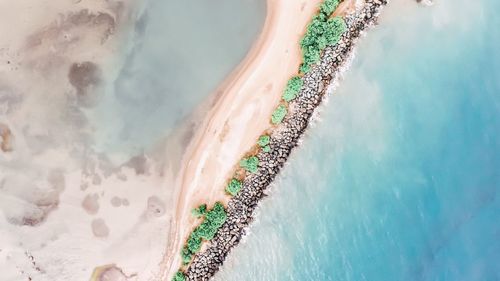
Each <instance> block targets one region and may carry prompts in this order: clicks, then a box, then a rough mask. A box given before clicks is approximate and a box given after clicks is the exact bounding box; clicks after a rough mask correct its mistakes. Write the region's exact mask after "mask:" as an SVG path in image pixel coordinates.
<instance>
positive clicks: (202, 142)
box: [160, 0, 322, 280]
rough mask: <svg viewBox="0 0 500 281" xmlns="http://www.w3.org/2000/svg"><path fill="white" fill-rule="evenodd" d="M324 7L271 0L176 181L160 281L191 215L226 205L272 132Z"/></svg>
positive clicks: (175, 264)
mask: <svg viewBox="0 0 500 281" xmlns="http://www.w3.org/2000/svg"><path fill="white" fill-rule="evenodd" d="M321 2H322V1H321V0H314V1H308V2H305V1H303V0H268V2H267V16H266V21H265V23H264V28H263V31H262V33H261V35H260V36H259V38H258V40H257V41H256V43H255V45H254V46H253V48H252V49H251V51H250V52H249V54H248V55H247V57H246V58H245V60H244V61H243V62H242V63H241V64H240V65H239V66H238V68H237V69H236V70H235V71H234V72H233V73H232V74H231V75H230V76H229V77H228V78H227V79H226V81H224V83H222V85H221V86H220V87H219V89H218V90H217V91H216V94H217V97H216V99H215V101H214V104H213V106H212V107H211V109H210V110H209V112H208V114H207V116H206V117H205V119H204V120H203V122H202V124H201V125H200V127H199V130H198V131H197V132H196V133H195V135H194V137H193V139H192V141H191V142H190V143H189V145H188V148H187V149H186V153H185V155H184V157H183V160H182V164H181V170H180V172H179V174H178V176H177V179H176V194H175V195H174V196H173V198H174V200H175V202H174V205H175V206H176V207H175V210H174V216H173V217H174V218H176V221H175V222H173V223H172V225H171V230H170V233H169V238H168V241H169V242H168V249H167V252H166V256H165V259H164V260H163V261H162V263H161V267H160V270H161V271H160V276H161V278H162V279H166V280H169V279H168V278H169V277H171V276H172V275H173V274H174V273H175V272H176V271H177V270H178V268H179V266H180V264H181V260H180V254H179V253H180V249H181V248H182V246H183V244H184V241H185V239H186V238H187V236H188V234H189V233H190V232H191V230H192V229H193V228H194V227H195V226H196V221H195V220H194V219H193V218H192V217H191V215H190V210H191V209H192V208H194V207H196V206H197V205H198V204H201V203H207V204H209V205H212V204H213V203H215V202H216V201H222V202H227V200H228V199H229V198H228V196H226V195H225V193H224V186H225V184H226V181H227V180H228V179H229V178H230V177H231V175H232V172H233V169H234V167H235V164H236V163H238V161H239V160H240V158H241V157H242V156H243V155H244V154H245V153H246V152H247V151H248V150H249V149H250V148H251V147H252V146H253V145H254V144H255V141H256V140H257V138H258V137H259V136H260V134H261V133H262V132H264V131H265V130H266V129H268V128H269V127H270V126H271V124H270V121H269V120H270V116H271V113H272V111H273V110H274V108H275V107H276V106H277V105H278V103H279V101H280V97H281V95H282V92H283V89H284V87H285V85H286V83H287V81H288V79H289V78H290V77H292V76H293V75H296V74H297V69H298V67H299V64H300V63H301V51H300V49H299V44H298V42H299V41H300V39H301V37H302V35H303V32H304V30H305V27H306V26H307V24H308V22H309V21H310V20H311V18H312V16H313V15H314V14H315V12H316V11H317V8H318V7H319V5H320V3H321ZM262 85H264V86H262Z"/></svg>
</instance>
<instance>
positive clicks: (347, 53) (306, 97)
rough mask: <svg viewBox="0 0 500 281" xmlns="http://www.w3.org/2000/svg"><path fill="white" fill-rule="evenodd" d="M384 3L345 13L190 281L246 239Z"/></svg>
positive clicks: (374, 0)
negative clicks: (339, 31)
mask: <svg viewBox="0 0 500 281" xmlns="http://www.w3.org/2000/svg"><path fill="white" fill-rule="evenodd" d="M386 4H387V1H386V0H367V1H365V3H364V4H363V5H362V6H361V7H360V8H359V9H357V10H356V12H355V13H353V14H348V15H346V17H345V22H346V24H347V27H348V30H347V31H346V32H345V33H344V34H343V36H342V38H341V40H340V41H339V42H338V44H337V45H335V46H329V47H327V48H326V49H325V50H324V52H323V55H322V57H321V61H320V62H319V63H318V64H317V65H315V66H313V67H312V69H311V71H309V72H308V73H307V74H306V75H305V76H304V77H303V78H302V79H303V82H304V87H303V88H302V90H301V92H300V94H299V96H298V97H297V98H296V99H295V100H293V101H292V102H291V104H290V111H289V114H288V115H287V117H286V118H285V120H284V121H283V123H281V124H280V125H278V126H277V127H276V128H275V129H274V130H273V132H272V134H271V143H270V147H271V151H270V152H263V151H261V152H259V153H258V155H257V157H258V158H259V160H260V162H259V168H258V171H257V173H255V174H251V175H250V176H247V177H246V179H245V181H244V184H243V188H242V190H241V191H240V193H239V194H238V195H236V196H235V197H233V198H231V199H230V200H229V202H228V207H227V212H228V218H227V221H226V223H225V224H224V225H223V226H222V227H221V228H220V229H219V231H218V233H217V235H216V236H215V238H214V239H213V240H212V241H211V242H210V243H209V244H208V245H207V247H206V248H205V249H204V250H203V251H202V252H201V253H199V254H197V255H196V256H195V258H194V260H193V261H192V263H191V264H190V265H189V267H188V269H187V271H186V277H187V280H209V279H210V278H211V277H212V276H213V275H214V274H215V273H216V272H217V271H218V270H219V268H220V266H221V265H222V264H223V262H224V260H225V258H226V256H227V255H228V253H229V252H230V251H231V249H232V248H233V247H235V246H236V245H237V244H238V243H239V241H240V240H241V238H242V237H243V235H245V228H247V227H248V226H249V225H250V223H251V222H252V220H253V218H254V211H255V209H256V208H257V206H258V203H259V201H260V200H261V199H262V198H264V197H265V190H266V189H267V188H268V186H269V185H270V184H271V183H272V181H273V180H274V178H275V177H276V175H277V174H278V173H279V171H280V170H281V168H282V167H283V165H284V163H285V162H286V160H287V158H288V156H289V155H290V153H291V152H292V150H293V149H294V148H295V147H296V146H297V145H298V142H299V140H300V137H301V136H302V135H303V133H304V132H305V130H306V129H307V126H308V124H309V122H310V121H311V118H312V116H313V114H314V112H315V109H316V108H317V107H318V106H319V105H320V104H321V102H322V100H323V98H324V95H325V94H326V92H327V90H329V88H330V85H332V86H333V85H334V83H332V82H334V81H336V80H338V79H339V75H340V72H341V71H342V70H343V69H345V68H346V66H347V64H348V63H349V58H350V57H351V56H352V53H353V51H354V47H355V42H356V40H358V38H359V37H360V36H361V35H362V34H363V32H364V31H365V30H366V29H367V28H368V27H370V26H372V25H374V24H375V23H376V20H377V17H378V14H379V12H380V10H381V9H382V8H383V7H384V6H385V5H386Z"/></svg>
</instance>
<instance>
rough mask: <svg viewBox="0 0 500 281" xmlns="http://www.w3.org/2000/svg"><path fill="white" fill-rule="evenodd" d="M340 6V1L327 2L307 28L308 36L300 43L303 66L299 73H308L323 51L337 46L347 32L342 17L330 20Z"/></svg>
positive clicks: (327, 0)
mask: <svg viewBox="0 0 500 281" xmlns="http://www.w3.org/2000/svg"><path fill="white" fill-rule="evenodd" d="M338 5H339V0H325V1H324V2H323V4H322V5H321V6H320V12H319V13H318V14H317V15H316V16H314V17H313V19H312V20H311V23H309V25H308V26H307V30H306V34H305V35H304V37H303V38H302V40H301V41H300V47H301V49H302V64H301V65H300V69H299V71H300V72H301V73H306V72H308V71H309V70H310V69H311V65H313V64H315V63H317V62H318V61H319V59H320V57H321V51H322V50H323V49H324V48H325V47H326V46H328V45H335V44H337V42H338V41H339V40H340V36H341V35H342V33H344V31H345V30H346V25H345V22H344V20H343V19H342V18H341V17H334V18H330V16H331V14H332V13H333V12H334V11H335V9H336V8H337V6H338Z"/></svg>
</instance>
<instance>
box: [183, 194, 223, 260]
mask: <svg viewBox="0 0 500 281" xmlns="http://www.w3.org/2000/svg"><path fill="white" fill-rule="evenodd" d="M226 219H227V214H226V209H224V205H222V203H220V202H216V203H215V204H214V207H213V208H212V209H211V210H210V211H208V212H206V214H205V219H204V220H203V222H202V223H201V224H200V225H199V226H198V227H196V228H195V229H194V231H193V232H192V233H191V235H189V239H188V240H187V242H186V246H185V247H184V248H183V249H182V252H181V256H182V262H183V263H184V264H188V263H189V262H190V261H191V259H192V257H193V255H194V254H196V253H197V252H199V251H200V250H201V245H202V243H203V239H205V240H212V239H213V238H214V236H215V234H216V233H217V230H219V228H220V227H221V226H222V225H223V224H224V222H226Z"/></svg>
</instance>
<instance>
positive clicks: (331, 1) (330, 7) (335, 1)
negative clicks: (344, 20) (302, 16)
mask: <svg viewBox="0 0 500 281" xmlns="http://www.w3.org/2000/svg"><path fill="white" fill-rule="evenodd" d="M339 2H340V1H339V0H325V1H324V2H323V4H321V6H320V9H319V11H320V13H321V14H323V15H324V16H326V17H329V16H330V15H331V14H332V13H333V12H335V9H337V6H338V5H339Z"/></svg>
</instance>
